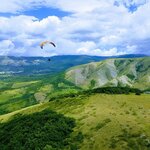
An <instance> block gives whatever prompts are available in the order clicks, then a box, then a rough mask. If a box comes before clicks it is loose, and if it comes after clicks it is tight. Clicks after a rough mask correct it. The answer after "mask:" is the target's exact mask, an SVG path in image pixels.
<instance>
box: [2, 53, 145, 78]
mask: <svg viewBox="0 0 150 150" xmlns="http://www.w3.org/2000/svg"><path fill="white" fill-rule="evenodd" d="M143 56H146V55H143V54H129V55H121V56H111V57H108V56H88V55H61V56H53V57H50V59H51V61H50V62H49V61H48V58H46V57H14V56H0V77H7V76H11V75H35V74H55V73H59V72H62V71H65V70H66V69H68V68H70V67H73V66H76V65H81V64H86V63H90V62H99V61H102V60H105V59H108V58H135V57H143Z"/></svg>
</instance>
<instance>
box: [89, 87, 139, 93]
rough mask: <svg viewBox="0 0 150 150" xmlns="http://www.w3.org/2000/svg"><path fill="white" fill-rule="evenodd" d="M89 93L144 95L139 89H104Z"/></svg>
mask: <svg viewBox="0 0 150 150" xmlns="http://www.w3.org/2000/svg"><path fill="white" fill-rule="evenodd" d="M87 92H89V93H106V94H129V93H140V94H141V93H142V92H141V91H140V90H139V89H135V88H129V87H103V88H96V89H93V90H88V91H87Z"/></svg>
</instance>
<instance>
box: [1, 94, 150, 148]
mask: <svg viewBox="0 0 150 150" xmlns="http://www.w3.org/2000/svg"><path fill="white" fill-rule="evenodd" d="M149 99H150V96H149V95H144V94H142V95H140V96H137V95H135V94H129V95H123V94H121V95H107V94H92V95H88V96H86V95H77V96H75V97H73V98H71V97H66V98H57V99H55V100H53V101H50V102H47V103H44V104H38V105H35V106H30V107H28V108H24V109H22V110H19V111H15V112H12V113H9V114H6V115H1V116H0V122H1V123H2V124H0V130H1V132H0V133H1V140H0V144H1V145H2V146H5V147H6V146H7V144H6V145H5V144H3V143H4V142H5V141H6V140H7V143H8V145H9V146H12V145H15V146H16V144H17V143H18V145H17V146H18V147H17V148H18V149H19V148H22V149H26V145H27V144H28V143H29V142H32V140H33V143H34V144H35V143H37V142H36V141H38V143H37V144H36V145H37V148H39V147H38V146H40V148H39V149H42V147H43V148H44V149H46V148H47V150H49V149H52V150H53V149H55V150H56V149H57V148H60V147H61V148H60V149H65V147H64V141H59V139H60V140H62V139H61V137H59V138H57V139H56V140H55V141H54V142H55V143H56V144H55V143H54V142H53V141H52V139H51V136H50V135H49V133H52V134H53V133H56V134H57V132H58V131H59V132H66V131H67V129H68V128H69V126H68V123H67V122H66V121H65V120H66V119H67V118H66V117H69V118H73V119H75V124H76V125H74V126H73V127H74V128H73V132H72V133H71V135H70V139H66V142H69V143H66V146H67V145H68V144H69V145H70V146H71V147H70V148H71V149H73V150H77V149H81V150H99V149H100V150H127V149H130V150H138V149H139V150H149V148H150V122H149V121H150V114H149V109H150V101H149ZM45 109H46V110H50V111H55V112H57V113H60V114H63V115H64V117H65V118H66V119H65V118H64V117H63V118H62V119H63V120H64V121H65V122H64V125H65V128H64V129H62V124H61V120H62V119H61V118H60V120H59V119H57V120H58V121H59V122H60V124H59V125H58V126H57V128H55V127H54V126H52V125H53V124H49V123H51V121H50V120H48V116H49V117H50V118H49V119H51V117H53V115H52V114H53V113H51V112H49V115H48V113H46V114H45V115H46V116H45V115H44V113H43V110H45ZM38 112H39V113H38ZM40 112H42V114H41V113H40ZM22 115H23V116H22ZM24 115H25V117H24ZM33 116H34V118H33ZM55 116H56V117H57V115H55ZM27 117H28V118H27ZM60 117H62V116H60ZM30 118H31V119H30ZM38 118H39V119H38ZM44 118H47V122H46V120H45V119H44ZM16 119H17V120H16ZM24 119H26V120H27V122H25V121H23V120H24ZM39 120H41V123H40V122H39ZM22 121H23V122H22ZM55 121H56V120H55ZM19 122H20V124H19ZM54 124H58V123H57V122H54ZM25 125H27V127H25ZM21 126H22V127H21ZM28 126H31V127H32V129H33V132H32V133H31V131H30V128H28ZM48 127H50V128H51V130H48ZM19 128H20V129H19ZM70 128H72V126H71V127H70ZM17 129H19V130H21V131H20V132H21V133H22V132H23V133H25V134H27V133H29V135H30V134H31V137H29V135H28V134H27V136H25V137H24V136H23V135H21V134H19V133H20V132H19V133H18V134H17V133H16V134H14V136H13V138H9V137H11V134H8V130H9V131H10V132H9V133H13V132H14V131H17ZM44 129H45V130H44ZM40 130H41V131H42V132H38V131H40ZM5 132H6V133H5ZM44 132H46V133H45V134H44ZM34 134H35V135H34ZM41 134H44V137H45V138H42V135H41ZM68 134H69V133H68ZM46 136H50V137H49V138H48V137H46ZM55 136H56V135H55ZM18 138H19V140H15V139H18ZM24 138H25V139H26V140H24ZM65 138H66V137H64V139H65ZM21 141H24V142H21ZM19 142H21V143H19ZM40 142H41V144H40V145H39V143H40ZM77 142H78V143H77ZM61 144H62V145H61ZM31 146H33V145H32V144H31ZM70 148H66V149H68V150H69V149H70Z"/></svg>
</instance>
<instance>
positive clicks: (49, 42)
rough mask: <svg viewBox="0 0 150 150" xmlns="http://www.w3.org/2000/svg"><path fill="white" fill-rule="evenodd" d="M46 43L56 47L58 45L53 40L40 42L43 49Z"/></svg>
mask: <svg viewBox="0 0 150 150" xmlns="http://www.w3.org/2000/svg"><path fill="white" fill-rule="evenodd" d="M46 44H51V45H53V46H54V47H56V45H55V44H54V43H53V42H51V41H43V42H42V43H40V47H41V49H43V47H44V45H46Z"/></svg>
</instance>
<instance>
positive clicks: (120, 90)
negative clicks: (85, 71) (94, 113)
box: [49, 87, 143, 101]
mask: <svg viewBox="0 0 150 150" xmlns="http://www.w3.org/2000/svg"><path fill="white" fill-rule="evenodd" d="M95 93H105V94H130V93H134V94H135V95H141V94H142V93H143V92H142V91H141V90H139V89H136V88H129V87H102V88H96V89H90V90H83V91H79V92H75V93H67V94H61V95H56V96H54V97H50V99H49V101H53V100H56V99H63V98H74V97H78V96H81V95H84V96H89V95H91V94H95Z"/></svg>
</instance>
